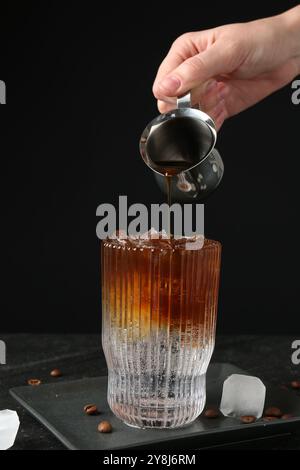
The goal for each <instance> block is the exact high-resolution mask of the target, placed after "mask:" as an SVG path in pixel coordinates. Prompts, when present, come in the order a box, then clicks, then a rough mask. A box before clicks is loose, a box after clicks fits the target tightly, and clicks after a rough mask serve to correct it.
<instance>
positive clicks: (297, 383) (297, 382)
mask: <svg viewBox="0 0 300 470" xmlns="http://www.w3.org/2000/svg"><path fill="white" fill-rule="evenodd" d="M291 387H292V388H294V389H295V390H300V380H293V381H292V382H291Z"/></svg>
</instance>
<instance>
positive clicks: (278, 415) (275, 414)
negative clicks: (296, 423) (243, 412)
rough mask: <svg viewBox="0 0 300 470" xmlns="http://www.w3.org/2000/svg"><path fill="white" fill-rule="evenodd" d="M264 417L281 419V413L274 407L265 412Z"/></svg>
mask: <svg viewBox="0 0 300 470" xmlns="http://www.w3.org/2000/svg"><path fill="white" fill-rule="evenodd" d="M264 415H265V416H272V417H273V418H281V416H282V411H281V410H280V409H279V408H277V407H276V406H270V407H269V408H267V409H266V410H265V413H264Z"/></svg>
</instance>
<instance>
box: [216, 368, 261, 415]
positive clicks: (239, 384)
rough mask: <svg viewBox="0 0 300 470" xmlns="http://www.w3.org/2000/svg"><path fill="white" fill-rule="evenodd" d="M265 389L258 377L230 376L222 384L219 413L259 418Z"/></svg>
mask: <svg viewBox="0 0 300 470" xmlns="http://www.w3.org/2000/svg"><path fill="white" fill-rule="evenodd" d="M265 398H266V387H265V386H264V384H263V383H262V381H261V380H260V379H259V378H258V377H252V376H250V375H241V374H232V375H230V377H228V379H226V380H225V382H224V384H223V393H222V400H221V405H220V411H221V412H222V413H223V415H224V416H230V417H236V418H237V417H240V416H255V417H256V418H257V419H258V418H261V416H262V414H263V410H264V405H265Z"/></svg>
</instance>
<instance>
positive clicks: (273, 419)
mask: <svg viewBox="0 0 300 470" xmlns="http://www.w3.org/2000/svg"><path fill="white" fill-rule="evenodd" d="M276 419H278V418H275V416H264V417H263V421H267V422H270V421H276Z"/></svg>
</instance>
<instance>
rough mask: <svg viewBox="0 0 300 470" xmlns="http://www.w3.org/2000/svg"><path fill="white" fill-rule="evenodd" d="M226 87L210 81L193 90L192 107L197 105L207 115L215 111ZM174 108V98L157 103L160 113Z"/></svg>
mask: <svg viewBox="0 0 300 470" xmlns="http://www.w3.org/2000/svg"><path fill="white" fill-rule="evenodd" d="M227 88H228V87H227V86H226V85H225V83H223V82H218V81H217V80H210V81H208V82H206V83H205V84H204V85H201V86H199V87H197V88H194V89H193V91H192V94H191V95H192V105H193V106H195V105H198V106H199V108H200V109H201V110H202V111H204V112H205V113H207V114H210V112H211V111H212V110H214V109H215V107H216V106H217V104H218V103H219V102H220V101H221V100H222V99H223V98H224V95H225V92H226V89H227ZM174 108H176V98H173V99H169V101H168V103H166V102H165V101H161V100H159V101H158V109H159V111H160V112H161V113H166V112H168V111H171V110H172V109H174Z"/></svg>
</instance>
